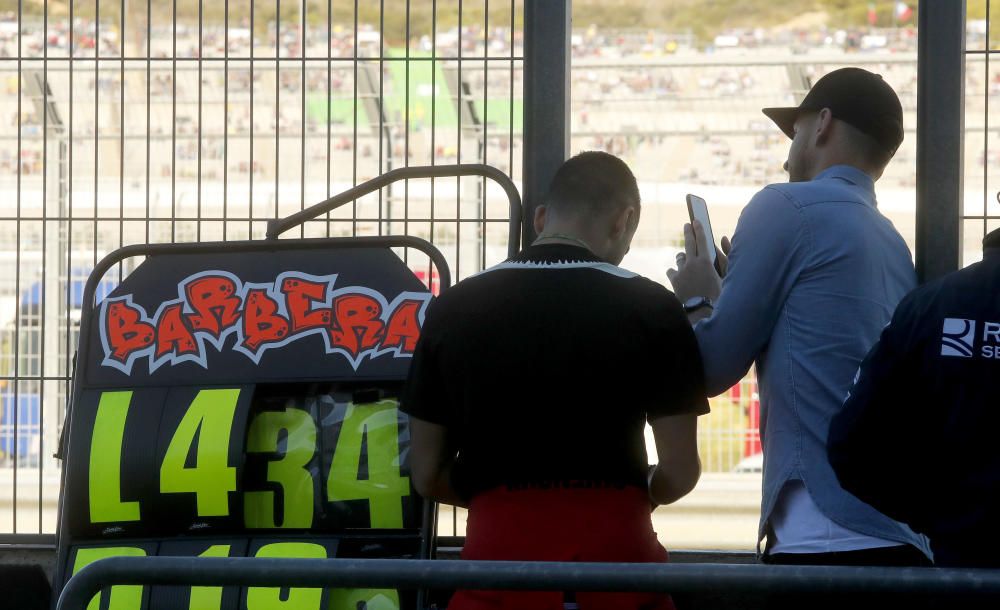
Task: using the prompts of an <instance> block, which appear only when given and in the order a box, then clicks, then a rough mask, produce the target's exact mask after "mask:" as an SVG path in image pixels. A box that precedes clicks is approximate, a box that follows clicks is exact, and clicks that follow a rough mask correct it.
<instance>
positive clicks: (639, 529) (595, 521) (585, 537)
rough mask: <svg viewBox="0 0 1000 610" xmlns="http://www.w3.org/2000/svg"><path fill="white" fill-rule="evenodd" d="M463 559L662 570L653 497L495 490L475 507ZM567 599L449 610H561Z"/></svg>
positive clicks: (596, 609) (602, 609)
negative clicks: (615, 564) (619, 565)
mask: <svg viewBox="0 0 1000 610" xmlns="http://www.w3.org/2000/svg"><path fill="white" fill-rule="evenodd" d="M462 558H463V559H481V560H496V561H607V562H629V563H654V562H657V563H663V562H666V561H667V551H666V549H664V548H663V547H662V546H661V545H660V543H659V541H657V539H656V532H654V531H653V524H652V521H651V520H650V517H649V499H648V498H647V497H646V492H645V491H644V490H642V489H639V488H636V487H626V488H624V489H615V488H598V489H557V490H542V489H524V490H507V489H506V488H500V489H494V490H491V491H488V492H484V493H481V494H479V495H477V496H476V497H475V498H474V499H473V500H472V504H471V506H470V507H469V519H468V525H467V529H466V539H465V548H464V549H463V550H462ZM576 601H577V604H578V605H579V607H580V610H674V605H673V602H672V601H671V600H670V597H669V596H668V595H663V594H650V593H587V592H580V593H577V594H576ZM562 609H563V593H562V592H561V591H538V592H536V591H458V592H456V593H455V595H454V596H453V597H452V599H451V603H449V604H448V610H562Z"/></svg>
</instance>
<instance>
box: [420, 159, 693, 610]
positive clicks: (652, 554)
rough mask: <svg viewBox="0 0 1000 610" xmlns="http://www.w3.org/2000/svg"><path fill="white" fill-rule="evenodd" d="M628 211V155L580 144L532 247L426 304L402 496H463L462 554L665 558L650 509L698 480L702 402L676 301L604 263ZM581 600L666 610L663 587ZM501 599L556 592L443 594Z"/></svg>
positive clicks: (539, 601)
mask: <svg viewBox="0 0 1000 610" xmlns="http://www.w3.org/2000/svg"><path fill="white" fill-rule="evenodd" d="M639 213H640V201H639V191H638V187H637V185H636V181H635V177H634V176H633V175H632V173H631V171H629V169H628V167H627V166H626V165H625V163H623V162H622V161H621V160H620V159H617V158H616V157H613V156H611V155H608V154H606V153H600V152H588V153H583V154H581V155H578V156H576V157H574V158H573V159H570V160H569V161H567V162H566V163H565V164H564V165H563V166H562V167H561V168H560V169H559V171H558V172H557V173H556V176H555V178H554V179H553V183H552V186H551V189H550V192H549V194H548V196H547V198H546V200H545V205H543V206H541V207H539V208H538V211H537V212H536V214H535V219H534V220H535V228H536V230H537V231H538V239H537V240H536V241H535V243H534V244H532V245H531V247H529V248H527V249H526V250H525V251H524V252H522V253H521V254H520V255H518V256H516V257H514V258H512V259H510V260H508V261H506V262H504V263H501V264H500V265H497V266H495V267H493V268H491V269H487V270H486V271H484V272H483V273H480V274H478V275H476V276H473V277H471V278H468V279H466V280H464V281H462V282H461V283H459V284H457V285H456V286H455V287H453V288H451V289H449V290H448V291H446V292H445V293H444V294H442V295H441V296H440V297H439V298H438V299H437V300H436V301H435V302H434V303H433V304H432V305H431V306H430V308H429V310H428V312H427V317H426V320H425V322H424V326H423V330H422V336H421V338H420V341H419V343H418V345H417V348H416V352H415V354H414V358H413V363H412V367H411V369H410V378H409V381H408V384H407V387H406V390H405V392H404V394H403V397H402V409H403V411H405V412H406V413H408V414H409V415H410V417H411V431H412V445H411V450H410V464H411V470H412V477H413V482H414V484H415V486H416V488H417V490H418V491H419V492H420V493H421V494H422V495H424V496H427V497H430V498H433V499H435V500H437V501H440V502H444V503H448V504H455V505H459V506H468V507H469V508H470V511H469V522H468V527H467V538H466V546H465V548H464V550H463V557H465V558H469V559H496V560H551V561H631V562H649V561H666V552H665V551H664V550H663V548H662V547H661V546H660V545H659V543H658V542H657V540H656V534H655V532H653V529H652V523H651V521H650V517H649V510H650V504H653V505H656V504H668V503H670V502H673V501H675V500H677V499H678V498H681V497H682V496H684V495H685V494H687V493H688V492H689V491H690V490H691V489H692V488H693V487H694V485H695V483H696V482H697V480H698V477H699V475H700V472H701V465H700V462H699V459H698V452H697V444H696V430H697V417H698V415H701V414H704V413H706V412H708V403H707V400H706V398H705V395H706V394H705V388H704V381H703V377H702V375H703V374H702V366H701V358H700V355H699V352H698V346H697V343H696V341H695V337H694V333H693V331H692V330H691V326H690V324H689V323H688V321H687V317H686V316H685V313H684V310H683V308H682V307H681V304H680V303H679V302H678V301H677V299H676V298H675V297H674V296H673V294H672V293H671V292H669V291H668V290H667V289H666V288H664V287H663V286H660V285H659V284H656V283H653V282H651V281H649V280H647V279H645V278H642V277H640V276H638V275H636V274H634V273H631V272H629V271H626V270H624V269H621V268H619V267H617V266H616V265H617V264H618V263H620V262H621V260H622V258H623V257H624V256H625V253H626V252H627V251H628V248H629V245H630V243H631V241H632V237H633V235H634V234H635V230H636V228H637V226H638V223H639ZM647 421H648V422H649V423H650V424H651V426H652V428H653V434H654V437H655V440H656V449H657V453H658V455H659V464H658V465H657V466H655V467H649V466H648V464H647V456H646V449H645V442H644V436H643V427H644V424H645V423H646V422H647ZM579 598H580V599H579V601H580V605H581V607H589V608H622V609H628V608H670V607H672V606H671V602H670V600H669V598H668V597H666V596H652V595H640V594H608V593H599V594H586V593H581V594H580V595H579ZM507 607H511V608H513V607H518V608H527V609H539V610H541V609H543V608H553V609H557V608H561V607H562V596H561V594H558V593H511V592H506V593H502V592H472V591H461V592H459V593H458V594H456V596H455V597H454V598H453V600H452V603H451V604H450V605H449V609H452V608H458V609H459V610H468V609H473V608H507Z"/></svg>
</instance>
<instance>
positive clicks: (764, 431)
mask: <svg viewBox="0 0 1000 610" xmlns="http://www.w3.org/2000/svg"><path fill="white" fill-rule="evenodd" d="M915 287H916V275H915V273H914V271H913V262H912V259H911V257H910V251H909V249H908V248H907V246H906V243H905V242H904V241H903V238H902V237H901V236H900V235H899V233H898V232H897V231H896V229H895V227H893V225H892V223H891V222H889V220H888V219H886V218H885V217H884V216H882V214H881V213H880V212H879V211H878V209H877V207H876V200H875V188H874V182H873V180H872V178H871V177H870V176H868V175H867V174H865V173H864V172H862V171H860V170H858V169H856V168H854V167H851V166H847V165H837V166H833V167H830V168H828V169H826V170H825V171H823V172H822V173H820V174H819V175H818V176H816V177H815V178H814V179H813V180H811V181H809V182H797V183H789V184H774V185H770V186H767V187H765V188H764V189H763V190H761V191H760V192H759V193H757V194H756V195H755V196H754V197H753V199H751V200H750V203H749V204H747V206H746V208H745V209H744V210H743V212H742V214H741V215H740V219H739V223H738V224H737V227H736V232H735V234H734V235H733V239H732V251H731V253H730V257H729V271H728V274H727V275H726V278H725V279H724V281H723V283H722V293H721V295H720V296H719V299H718V302H717V303H716V306H715V310H714V312H713V313H712V316H711V317H710V318H707V319H705V320H702V321H701V322H699V323H698V324H697V325H696V326H695V335H696V336H697V338H698V344H699V347H700V348H701V353H702V359H703V362H704V367H705V379H706V384H707V386H708V391H709V394H710V395H715V394H719V393H721V392H723V391H725V390H726V389H727V388H728V387H730V386H731V385H733V384H734V383H736V382H737V381H738V380H739V379H740V378H741V377H742V376H743V375H745V374H746V372H747V370H748V369H749V368H750V364H751V363H752V362H756V365H757V375H758V379H759V384H760V397H761V420H760V421H761V423H760V429H761V440H762V443H763V447H764V480H763V496H762V505H761V518H760V528H759V530H758V541H759V540H761V539H762V538H763V537H764V535H765V532H766V529H767V528H766V526H767V523H768V519H769V518H770V516H771V511H772V510H773V509H774V505H775V502H776V500H777V498H778V494H779V492H780V491H781V489H782V487H783V486H784V484H785V483H786V482H787V481H789V480H793V479H797V480H801V481H802V482H803V484H804V485H805V487H806V489H807V490H808V492H809V494H810V496H811V497H812V499H813V501H814V502H815V504H816V506H817V507H818V508H819V510H820V511H821V512H823V514H824V515H826V516H827V517H828V518H829V519H831V520H832V521H834V522H835V523H837V524H839V525H841V526H843V527H845V528H848V529H850V530H853V531H855V532H858V533H861V534H867V535H869V536H874V537H877V538H884V539H887V540H894V541H898V542H900V543H905V544H910V545H913V546H915V547H917V548H919V549H921V550H922V551H924V552H925V553H927V554H929V548H928V546H927V542H926V539H925V538H924V537H923V536H920V535H918V534H915V533H914V532H913V531H912V530H911V529H910V528H909V527H907V526H905V525H903V524H900V523H897V522H896V521H893V520H892V519H889V518H888V517H886V516H884V515H882V514H881V513H879V512H877V511H876V510H875V509H873V508H872V507H870V506H869V505H867V504H865V503H863V502H861V501H860V500H858V499H857V498H855V497H854V496H852V495H851V494H849V493H848V492H846V491H844V489H843V488H841V486H840V484H839V483H838V482H837V477H836V475H835V474H834V472H833V470H832V468H831V467H830V463H829V460H828V459H827V450H826V439H827V435H828V432H829V428H830V420H831V419H832V418H833V416H834V415H835V414H836V413H837V412H838V411H839V410H840V408H841V406H842V405H843V402H844V399H845V397H846V396H847V393H848V390H849V389H850V386H851V381H852V379H853V378H854V375H855V372H856V371H857V370H858V366H859V364H860V363H861V360H862V359H863V358H864V356H865V354H866V353H867V352H868V350H869V348H870V347H871V346H872V345H873V344H874V343H875V341H876V340H877V339H878V336H879V332H880V331H881V330H882V328H883V327H884V326H885V325H886V324H888V322H889V319H890V318H891V316H892V313H893V310H894V309H895V307H896V305H897V303H899V301H900V300H901V299H902V298H903V296H904V295H906V293H908V292H909V291H910V290H912V289H913V288H915Z"/></svg>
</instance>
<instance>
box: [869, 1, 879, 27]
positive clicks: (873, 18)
mask: <svg viewBox="0 0 1000 610" xmlns="http://www.w3.org/2000/svg"><path fill="white" fill-rule="evenodd" d="M876 23H878V13H876V12H875V4H874V3H870V4H869V5H868V25H875V24H876Z"/></svg>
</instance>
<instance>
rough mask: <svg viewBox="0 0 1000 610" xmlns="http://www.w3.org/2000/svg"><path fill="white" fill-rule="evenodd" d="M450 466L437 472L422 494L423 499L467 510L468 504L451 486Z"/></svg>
mask: <svg viewBox="0 0 1000 610" xmlns="http://www.w3.org/2000/svg"><path fill="white" fill-rule="evenodd" d="M451 470H452V469H451V464H449V465H448V466H446V467H444V468H443V469H441V470H439V471H438V473H437V474H436V476H434V478H433V480H432V481H430V482H429V483H430V486H429V487H430V488H429V489H427V490H425V492H426V493H422V494H421V495H423V496H424V497H427V498H430V499H431V500H434V501H435V502H437V503H439V504H450V505H452V506H460V507H462V508H468V502H467V501H466V500H465V499H464V498H463V497H462V496H461V494H459V493H458V492H457V491H456V490H455V487H454V486H453V485H452V484H451Z"/></svg>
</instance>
